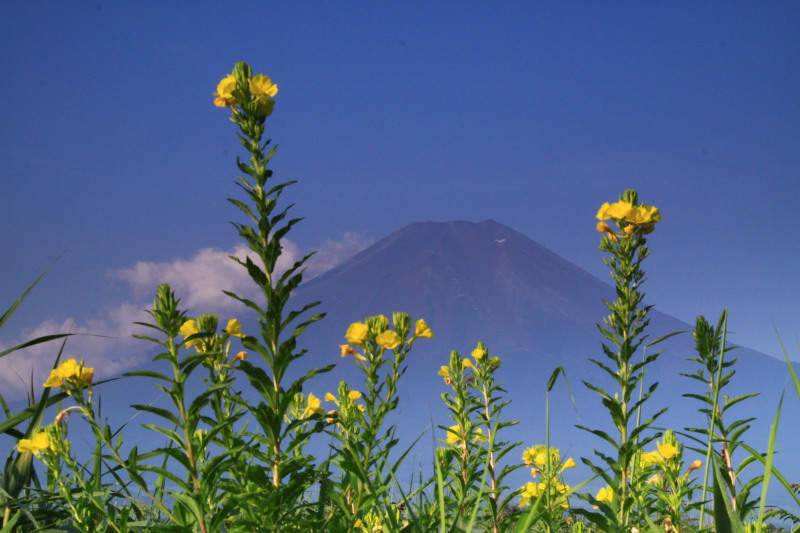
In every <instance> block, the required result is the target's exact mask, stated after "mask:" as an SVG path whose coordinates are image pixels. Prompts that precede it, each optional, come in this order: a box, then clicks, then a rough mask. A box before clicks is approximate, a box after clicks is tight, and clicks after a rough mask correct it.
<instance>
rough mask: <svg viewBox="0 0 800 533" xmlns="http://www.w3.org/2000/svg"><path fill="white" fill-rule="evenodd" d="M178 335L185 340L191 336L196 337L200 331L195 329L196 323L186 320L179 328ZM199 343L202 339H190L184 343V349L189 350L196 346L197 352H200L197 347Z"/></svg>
mask: <svg viewBox="0 0 800 533" xmlns="http://www.w3.org/2000/svg"><path fill="white" fill-rule="evenodd" d="M179 333H180V334H181V335H183V337H184V338H186V337H191V336H192V335H197V334H198V333H200V329H199V328H198V327H197V322H196V321H195V320H187V321H186V322H184V323H183V325H182V326H181V329H180V331H179ZM201 341H202V339H192V340H190V341H187V342H186V347H187V348H191V347H192V346H197V347H198V351H200V350H199V346H200V342H201Z"/></svg>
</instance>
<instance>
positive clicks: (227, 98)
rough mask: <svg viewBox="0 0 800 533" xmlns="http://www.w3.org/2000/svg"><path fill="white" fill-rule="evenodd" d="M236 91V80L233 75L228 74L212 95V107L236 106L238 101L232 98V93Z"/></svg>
mask: <svg viewBox="0 0 800 533" xmlns="http://www.w3.org/2000/svg"><path fill="white" fill-rule="evenodd" d="M235 90H236V78H234V77H233V74H228V75H227V76H225V77H224V78H222V81H220V82H219V84H218V85H217V92H215V93H214V96H216V98H215V99H214V105H215V106H217V107H225V106H231V105H236V104H237V103H238V101H237V100H236V98H235V97H234V96H233V91H235Z"/></svg>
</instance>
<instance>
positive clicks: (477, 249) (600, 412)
mask: <svg viewBox="0 0 800 533" xmlns="http://www.w3.org/2000/svg"><path fill="white" fill-rule="evenodd" d="M645 268H646V265H645ZM651 283H653V282H652V281H648V284H651ZM644 290H645V292H646V290H647V285H645V286H644ZM614 298H615V294H614V289H613V287H611V286H610V285H609V284H608V283H606V282H604V281H601V280H600V279H598V278H596V277H594V276H592V275H591V274H589V273H587V272H586V271H584V270H582V269H580V268H579V267H577V266H576V265H574V264H572V263H570V262H569V261H567V260H566V259H564V258H562V257H560V256H558V255H557V254H555V253H553V252H551V251H550V250H548V249H547V248H545V247H543V246H542V245H540V244H538V243H536V242H535V241H533V240H532V239H530V238H528V237H526V236H525V235H522V234H521V233H519V232H517V231H514V230H513V229H511V228H509V227H507V226H504V225H502V224H499V223H497V222H495V221H493V220H486V221H483V222H480V223H472V222H423V223H413V224H410V225H408V226H406V227H405V228H403V229H401V230H399V231H396V232H395V233H393V234H391V235H389V236H388V237H386V238H384V239H383V240H381V241H379V242H377V243H376V244H374V245H373V246H371V247H369V248H367V249H366V250H364V251H362V252H361V253H359V254H358V255H356V256H355V257H353V258H351V259H350V260H348V261H346V262H345V263H342V264H341V265H339V266H338V267H336V268H334V269H332V270H330V271H328V272H327V273H325V274H323V275H321V276H319V277H318V278H316V279H313V280H311V281H309V282H307V283H305V284H303V285H301V287H300V288H299V289H298V291H297V292H296V295H295V299H296V300H295V301H296V302H298V303H306V302H311V301H319V302H322V304H321V305H320V307H319V308H318V309H319V310H321V311H323V312H325V313H327V316H326V318H325V319H324V320H322V321H321V322H319V323H316V324H314V325H313V326H312V327H310V328H309V330H308V332H307V334H306V335H304V336H303V342H304V343H305V345H304V346H305V347H306V348H308V350H309V354H310V355H309V357H307V358H305V360H306V362H307V363H309V364H314V365H316V366H319V365H322V364H328V363H331V362H337V363H339V364H338V366H337V368H336V369H335V370H334V371H333V372H331V373H330V374H328V375H326V376H324V377H322V378H319V379H318V380H317V381H314V382H311V383H310V384H309V385H308V386H307V387H306V388H307V392H308V391H314V392H315V393H317V395H320V394H319V393H322V394H324V393H325V392H326V391H328V390H331V389H332V388H334V387H335V386H336V383H337V382H338V380H340V379H344V380H347V381H348V383H350V384H351V387H353V388H356V389H357V388H358V384H359V380H360V379H361V376H360V374H359V373H358V372H357V370H356V368H355V364H354V362H353V360H352V358H347V359H340V358H339V354H338V345H339V344H342V343H343V342H344V332H345V331H346V329H347V326H348V325H349V324H350V323H351V322H355V321H360V320H363V319H364V318H365V317H367V316H371V315H376V314H384V315H386V316H389V317H390V316H391V313H392V312H394V311H406V312H408V313H410V314H411V315H412V317H413V318H414V319H416V318H425V320H426V321H427V322H428V324H429V325H430V326H431V328H432V330H433V331H434V332H435V334H436V337H435V338H434V339H431V340H430V341H427V342H422V341H419V342H418V343H417V345H415V347H414V350H413V351H412V353H411V355H410V357H409V359H408V360H407V362H408V371H407V373H406V375H405V376H404V378H403V380H402V382H401V383H400V394H401V403H400V406H401V410H402V412H401V418H400V420H401V421H402V424H403V425H404V426H403V427H404V428H406V430H407V431H408V432H410V433H409V435H413V436H414V437H416V436H417V434H418V433H419V432H421V431H422V430H423V429H424V428H425V427H426V426H429V425H430V424H431V420H432V419H433V425H434V426H437V425H450V424H449V423H448V420H447V419H446V418H444V412H443V410H442V408H441V399H440V395H441V394H442V393H444V392H447V386H446V385H445V384H444V383H443V382H442V379H441V378H440V377H439V376H437V375H436V371H437V370H438V369H439V367H440V366H441V365H446V364H447V361H448V357H449V353H450V351H451V350H458V351H459V352H460V353H461V354H462V355H467V354H469V353H470V351H471V350H472V349H473V348H474V347H475V345H476V343H477V342H478V341H483V342H485V343H486V345H487V347H488V349H489V351H490V354H491V355H492V356H499V357H500V358H501V360H502V367H501V369H500V370H499V371H498V374H497V376H498V379H499V380H500V381H502V382H503V383H504V389H505V390H506V391H507V398H508V399H510V400H512V402H511V404H510V405H509V406H508V408H507V409H506V411H505V413H504V416H505V418H506V419H507V420H508V419H520V420H522V423H521V424H519V425H518V426H515V427H514V428H513V430H512V431H511V432H510V433H509V434H510V437H511V438H512V439H514V440H517V439H518V440H521V441H523V444H524V446H530V445H533V444H536V443H543V442H544V439H545V427H544V411H545V388H546V384H547V380H548V378H549V377H550V375H551V373H552V372H553V370H554V369H555V368H556V367H558V366H563V367H564V368H565V370H566V374H567V378H568V380H569V385H570V390H571V393H572V395H574V398H575V402H576V404H577V410H576V408H574V407H573V405H572V403H571V400H570V394H569V393H568V392H567V389H566V388H565V387H564V386H563V384H559V385H557V386H556V388H555V390H554V391H553V393H552V397H551V402H550V403H551V420H552V421H553V422H552V425H553V429H552V431H553V437H552V442H553V445H554V446H558V447H561V448H562V452H563V451H565V450H567V451H569V452H568V453H574V454H576V455H584V456H587V457H588V456H591V448H593V447H598V449H603V448H604V443H603V442H602V441H601V440H600V439H599V438H597V437H594V436H592V435H590V434H588V433H586V432H584V431H579V430H577V429H575V428H574V425H575V424H576V423H580V424H583V425H587V426H590V427H593V428H601V427H602V428H604V429H608V428H607V427H606V426H608V423H609V418H608V414H607V412H606V411H605V410H604V408H603V407H602V406H601V405H600V402H599V398H598V396H597V394H596V393H594V392H591V391H589V390H588V389H587V388H586V387H585V386H584V385H583V384H582V383H581V381H582V380H587V381H589V382H591V383H593V384H595V385H598V386H601V387H604V388H606V389H607V390H609V391H610V392H612V391H614V390H615V389H614V387H613V386H612V384H611V380H610V378H608V377H607V376H606V375H604V374H603V373H602V372H601V371H599V369H598V368H597V367H596V365H594V364H592V363H590V362H589V361H588V358H589V357H592V358H596V359H598V360H601V361H604V358H605V356H604V355H603V353H602V350H601V347H600V341H601V338H602V337H601V335H600V333H599V332H598V330H597V327H596V324H597V323H599V322H601V321H602V319H603V317H604V316H605V315H607V314H608V310H607V309H606V307H605V305H604V304H603V300H613V299H614ZM648 303H651V304H652V303H657V302H648ZM720 311H722V310H720ZM650 318H651V328H650V330H649V333H650V339H651V340H652V339H656V338H658V337H660V336H662V335H665V334H667V333H671V332H676V331H688V332H689V333H684V334H681V335H676V336H674V337H671V338H670V339H669V340H667V341H665V342H664V343H662V344H659V345H658V347H656V348H651V353H652V350H655V349H659V350H662V349H663V350H664V353H663V354H662V355H661V356H660V357H659V360H658V361H657V363H656V364H655V365H653V366H652V367H651V369H650V370H649V371H648V376H647V382H648V384H649V383H652V382H653V381H659V382H660V388H659V390H658V391H657V393H656V395H654V397H653V398H652V399H651V401H650V402H649V404H648V406H649V407H648V410H646V412H645V415H646V416H647V415H648V414H652V412H655V411H656V410H658V409H660V408H661V407H664V406H667V407H670V412H668V414H667V415H666V416H665V417H663V419H660V420H659V422H662V423H666V424H667V425H668V427H672V428H674V429H676V430H682V429H683V428H684V427H687V426H694V427H702V426H703V425H704V424H705V421H704V418H703V416H702V415H700V414H698V413H697V412H696V409H697V408H698V407H699V406H698V404H697V402H696V401H694V400H687V399H686V398H683V397H682V394H684V393H687V392H694V393H698V394H703V393H704V392H705V391H704V390H703V389H702V384H700V383H699V382H696V381H694V380H690V379H688V378H686V377H683V376H681V375H680V374H681V373H692V372H694V370H695V366H694V365H695V363H690V362H688V361H687V360H686V359H687V358H689V357H693V356H694V352H693V340H692V337H691V333H690V332H691V330H692V329H693V326H692V325H689V324H686V323H684V322H681V321H680V320H678V319H676V318H674V317H671V316H669V315H666V314H663V313H660V312H658V311H657V309H655V308H654V309H653V310H652V311H651V313H650ZM717 318H718V317H716V316H714V317H708V319H709V322H711V323H716V320H717ZM729 353H730V356H729V357H737V358H738V363H737V365H736V369H737V375H736V376H735V377H734V379H733V383H732V388H731V390H729V391H728V394H730V395H731V396H736V395H740V394H745V393H750V392H761V393H763V394H762V395H761V396H759V397H758V398H756V399H753V400H749V401H746V402H743V403H742V404H740V408H738V410H732V411H731V414H735V415H737V416H738V417H740V418H748V417H751V416H757V417H759V418H760V419H761V422H759V423H756V425H754V427H753V429H752V430H751V431H750V433H749V435H750V437H751V438H752V439H753V440H752V441H749V443H750V444H751V445H754V446H755V447H756V448H760V449H765V446H766V437H767V429H766V428H767V424H768V423H769V422H770V421H771V418H772V416H773V415H774V413H775V409H776V407H777V395H778V394H779V392H780V390H781V389H782V387H783V386H784V385H785V383H786V378H787V375H788V370H787V368H786V365H785V364H784V363H782V362H780V361H777V360H776V359H774V358H772V357H769V356H767V355H765V354H761V353H758V352H755V351H753V350H749V349H746V348H738V349H736V350H734V351H732V352H729ZM325 387H329V388H325ZM323 388H325V389H324V390H323ZM786 426H790V427H789V428H788V430H787V431H790V432H793V433H792V435H790V436H788V437H787V435H782V436H781V437H780V438H779V441H780V442H787V443H791V442H794V441H795V438H796V437H797V436H800V435H798V431H797V428H796V427H793V426H791V425H790V424H788V423H785V424H784V427H786ZM415 432H416V433H415ZM437 432H438V433H437V437H438V438H442V435H443V434H442V431H441V430H437ZM428 442H429V441H428ZM520 452H521V450H520ZM421 453H422V457H421V458H420V460H422V461H425V460H427V459H426V458H425V453H426V452H424V451H423V452H421ZM792 468H793V469H794V471H795V472H796V471H798V464H797V461H796V460H794V465H793V466H792Z"/></svg>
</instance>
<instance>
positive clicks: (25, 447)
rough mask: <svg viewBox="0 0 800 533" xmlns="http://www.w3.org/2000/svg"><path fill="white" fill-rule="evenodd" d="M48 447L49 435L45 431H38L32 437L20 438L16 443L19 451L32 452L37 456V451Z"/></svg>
mask: <svg viewBox="0 0 800 533" xmlns="http://www.w3.org/2000/svg"><path fill="white" fill-rule="evenodd" d="M49 448H50V437H49V436H48V435H47V433H39V434H38V435H36V436H35V437H33V438H32V439H20V441H19V442H18V443H17V451H18V452H19V453H33V454H34V455H35V456H36V457H39V452H40V451H42V450H47V449H49Z"/></svg>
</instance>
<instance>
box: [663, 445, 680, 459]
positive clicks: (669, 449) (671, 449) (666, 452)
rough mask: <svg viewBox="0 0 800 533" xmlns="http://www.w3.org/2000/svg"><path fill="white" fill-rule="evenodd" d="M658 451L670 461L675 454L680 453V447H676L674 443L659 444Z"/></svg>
mask: <svg viewBox="0 0 800 533" xmlns="http://www.w3.org/2000/svg"><path fill="white" fill-rule="evenodd" d="M658 453H659V455H661V457H663V458H664V459H666V460H667V461H669V460H670V459H672V458H673V457H674V456H675V454H677V453H678V448H676V447H675V446H673V445H672V444H659V445H658Z"/></svg>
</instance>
